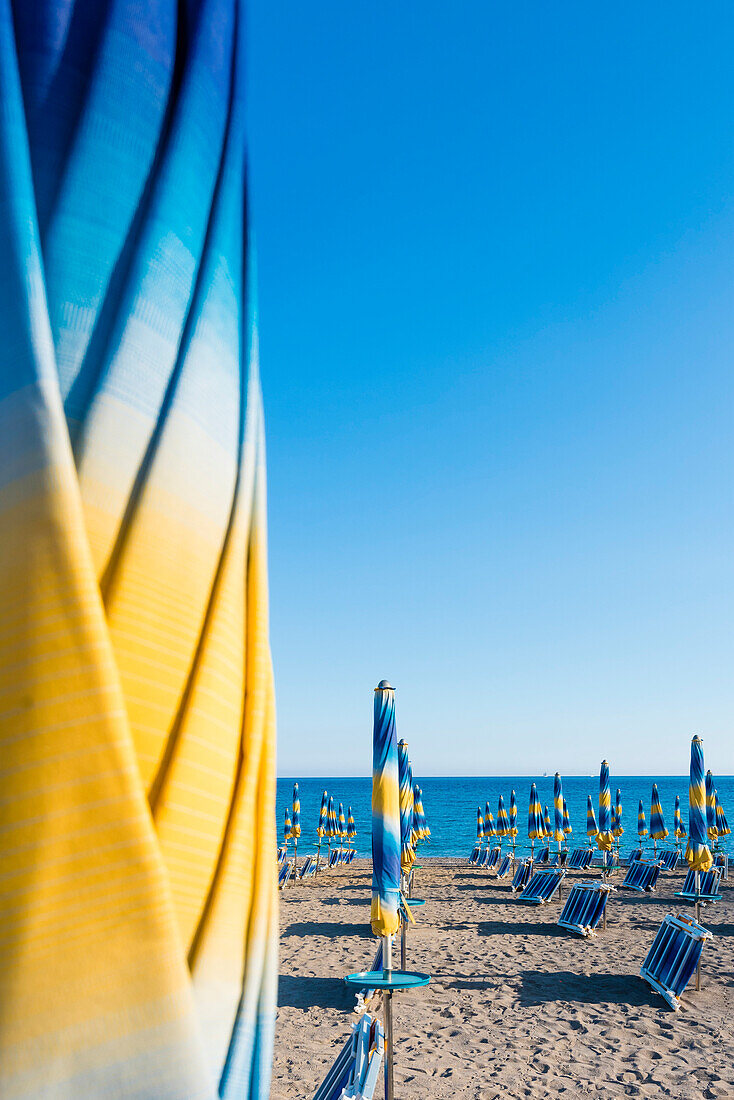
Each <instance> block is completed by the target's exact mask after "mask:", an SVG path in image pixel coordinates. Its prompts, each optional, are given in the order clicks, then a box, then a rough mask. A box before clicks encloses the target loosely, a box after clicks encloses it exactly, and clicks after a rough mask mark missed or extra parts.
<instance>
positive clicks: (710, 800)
mask: <svg viewBox="0 0 734 1100" xmlns="http://www.w3.org/2000/svg"><path fill="white" fill-rule="evenodd" d="M706 832H707V833H708V835H709V840H716V838H717V836H718V833H717V831H716V791H715V789H714V777H713V775H712V774H711V769H709V770H708V771H707V772H706Z"/></svg>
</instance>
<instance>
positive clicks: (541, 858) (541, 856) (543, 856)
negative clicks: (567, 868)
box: [535, 847, 550, 863]
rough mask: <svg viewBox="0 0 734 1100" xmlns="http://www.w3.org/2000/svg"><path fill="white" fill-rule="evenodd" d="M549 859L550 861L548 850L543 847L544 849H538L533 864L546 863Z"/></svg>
mask: <svg viewBox="0 0 734 1100" xmlns="http://www.w3.org/2000/svg"><path fill="white" fill-rule="evenodd" d="M549 859H550V848H548V847H545V848H541V849H540V851H539V852H538V855H537V856H536V859H535V862H536V863H547V862H548V860H549Z"/></svg>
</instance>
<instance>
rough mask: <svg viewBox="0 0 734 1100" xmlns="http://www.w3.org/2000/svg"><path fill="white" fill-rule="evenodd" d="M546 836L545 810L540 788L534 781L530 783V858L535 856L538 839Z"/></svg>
mask: <svg viewBox="0 0 734 1100" xmlns="http://www.w3.org/2000/svg"><path fill="white" fill-rule="evenodd" d="M544 836H545V829H544V828H543V812H542V810H541V808H540V801H539V799H538V790H537V787H536V786H535V784H534V783H531V785H530V801H529V804H528V837H529V839H530V858H531V859H532V858H533V850H534V846H535V841H536V840H542V839H543V837H544Z"/></svg>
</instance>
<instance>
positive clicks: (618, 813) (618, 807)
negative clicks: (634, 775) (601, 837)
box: [612, 787, 624, 839]
mask: <svg viewBox="0 0 734 1100" xmlns="http://www.w3.org/2000/svg"><path fill="white" fill-rule="evenodd" d="M623 832H624V829H623V827H622V792H621V791H620V789H619V787H617V795H616V798H615V800H614V825H613V827H612V833H613V834H614V836H615V837H617V839H619V837H621V835H622V833H623Z"/></svg>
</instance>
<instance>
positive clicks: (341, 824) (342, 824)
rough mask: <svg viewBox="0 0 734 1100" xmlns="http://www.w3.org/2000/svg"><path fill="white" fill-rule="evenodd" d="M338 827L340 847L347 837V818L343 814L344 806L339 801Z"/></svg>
mask: <svg viewBox="0 0 734 1100" xmlns="http://www.w3.org/2000/svg"><path fill="white" fill-rule="evenodd" d="M337 822H338V828H339V847H340V848H341V847H342V843H343V841H345V840H346V839H347V819H346V817H345V816H344V806H343V804H342V803H341V802H340V803H339V817H338V818H337Z"/></svg>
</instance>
